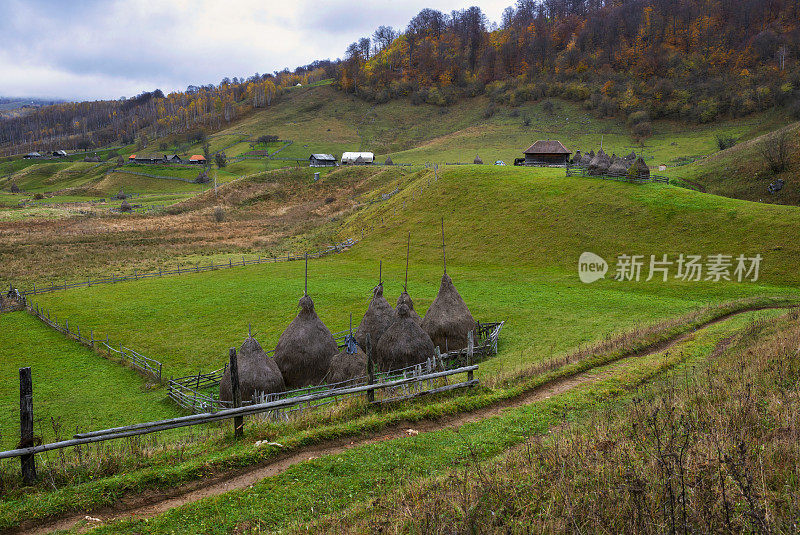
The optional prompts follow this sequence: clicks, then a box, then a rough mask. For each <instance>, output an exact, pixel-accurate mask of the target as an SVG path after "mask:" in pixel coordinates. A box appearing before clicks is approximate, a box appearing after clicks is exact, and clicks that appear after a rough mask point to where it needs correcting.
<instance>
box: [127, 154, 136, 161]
mask: <svg viewBox="0 0 800 535" xmlns="http://www.w3.org/2000/svg"><path fill="white" fill-rule="evenodd" d="M135 158H136V155H135V154H131V155H130V156H128V159H129V160H131V159H135Z"/></svg>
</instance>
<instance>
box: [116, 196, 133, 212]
mask: <svg viewBox="0 0 800 535" xmlns="http://www.w3.org/2000/svg"><path fill="white" fill-rule="evenodd" d="M119 211H120V212H131V211H133V207H132V206H131V203H129V202H128V201H127V199H126V200H124V201H122V204H120V205H119Z"/></svg>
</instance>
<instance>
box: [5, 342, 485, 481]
mask: <svg viewBox="0 0 800 535" xmlns="http://www.w3.org/2000/svg"><path fill="white" fill-rule="evenodd" d="M235 356H236V353H235V351H233V350H232V357H231V358H232V362H233V359H235ZM234 369H235V368H234ZM477 369H478V366H477V365H471V366H464V367H462V368H456V369H452V370H443V371H436V372H432V373H426V374H421V375H415V376H413V377H401V378H398V379H395V380H392V381H387V382H382V383H372V384H367V385H360V386H350V387H342V388H334V389H328V390H324V391H322V392H312V393H308V394H304V395H297V396H294V397H289V398H285V399H279V400H275V401H268V402H265V403H252V404H249V405H245V406H240V407H234V408H229V409H223V410H220V411H218V412H205V413H202V414H192V415H189V416H180V417H177V418H170V419H167V420H158V421H154V422H144V423H138V424H133V425H127V426H123V427H114V428H111V429H103V430H100V431H91V432H88V433H78V434H75V435H74V436H73V438H72V439H70V440H62V441H59V442H52V443H50V444H41V445H38V446H36V445H33V425H32V423H33V403H32V400H33V384H32V381H31V369H30V368H22V369H20V436H21V440H20V445H21V446H22V447H18V448H17V449H13V450H8V451H3V452H0V459H12V458H15V457H19V458H20V460H21V467H22V474H23V480H24V481H25V483H26V484H32V483H33V482H34V481H35V480H36V464H35V460H34V456H35V455H36V454H37V453H43V452H46V451H52V450H58V449H63V448H69V447H72V446H80V445H82V444H90V443H96V442H104V441H106V440H114V439H118V438H126V437H132V436H138V435H145V434H149V433H156V432H158V431H166V430H169V429H178V428H181V427H187V426H193V425H201V424H207V423H212V422H218V421H222V420H229V419H234V426H235V431H236V433H235V435H236V436H241V427H242V418H243V417H244V416H255V415H259V414H263V413H270V412H274V411H281V410H286V409H290V408H293V407H298V406H301V405H303V404H312V403H317V402H320V401H324V400H328V399H331V398H333V399H336V398H342V397H346V396H354V395H360V394H366V397H367V400H368V401H369V402H370V403H385V402H389V401H396V400H398V399H409V398H411V397H417V396H421V395H426V394H434V393H438V392H445V391H449V390H453V389H456V388H465V387H472V386H475V385H477V384H479V380H478V379H475V378H474V373H475V371H476V370H477ZM458 374H466V376H467V377H466V380H464V381H461V382H457V383H454V384H445V385H444V386H433V387H431V385H433V381H434V380H436V379H441V378H447V377H451V376H453V375H458ZM412 383H418V384H420V385H423V386H421V388H419V389H417V390H416V391H415V392H413V393H411V394H408V395H405V396H400V397H397V396H395V397H391V396H384V397H383V398H382V399H377V400H376V399H375V392H381V391H383V392H386V391H391V390H392V389H397V388H399V387H403V386H404V385H409V384H412ZM234 384H235V385H237V386H238V381H235V382H234ZM426 384H427V387H426V386H424V385H426ZM234 391H235V392H234V397H235V398H236V395H237V394H238V389H237V388H234Z"/></svg>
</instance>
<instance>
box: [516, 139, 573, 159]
mask: <svg viewBox="0 0 800 535" xmlns="http://www.w3.org/2000/svg"><path fill="white" fill-rule="evenodd" d="M524 154H525V165H567V164H568V163H569V156H570V154H572V152H571V151H569V150H568V149H567V148H566V147H565V146H564V145H562V144H561V142H560V141H557V140H555V139H548V140H546V141H543V140H539V141H537V142H536V143H534V144H533V145H531V146H530V147H528V150H526V151H525V152H524Z"/></svg>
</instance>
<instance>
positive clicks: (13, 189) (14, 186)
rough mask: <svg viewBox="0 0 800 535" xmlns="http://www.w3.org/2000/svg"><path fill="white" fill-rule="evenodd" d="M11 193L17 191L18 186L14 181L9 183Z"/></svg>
mask: <svg viewBox="0 0 800 535" xmlns="http://www.w3.org/2000/svg"><path fill="white" fill-rule="evenodd" d="M11 193H19V186H17V183H16V182H12V183H11Z"/></svg>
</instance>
